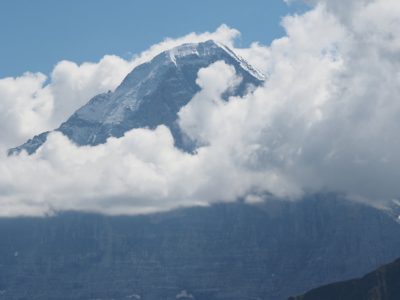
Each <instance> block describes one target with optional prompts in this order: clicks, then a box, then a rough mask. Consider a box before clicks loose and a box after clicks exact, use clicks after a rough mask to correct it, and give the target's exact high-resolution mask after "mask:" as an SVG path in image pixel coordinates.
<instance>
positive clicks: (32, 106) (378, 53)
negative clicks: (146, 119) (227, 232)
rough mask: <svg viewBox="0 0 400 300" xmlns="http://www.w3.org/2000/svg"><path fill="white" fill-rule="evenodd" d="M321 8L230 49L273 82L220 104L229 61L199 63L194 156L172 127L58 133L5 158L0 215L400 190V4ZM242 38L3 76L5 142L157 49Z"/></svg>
mask: <svg viewBox="0 0 400 300" xmlns="http://www.w3.org/2000/svg"><path fill="white" fill-rule="evenodd" d="M317 2H318V3H317ZM314 3H315V4H316V6H315V7H314V8H312V9H311V10H310V11H309V12H306V13H305V14H302V15H296V16H288V17H286V18H285V19H284V20H283V22H282V24H283V26H284V27H285V30H286V32H287V35H286V36H284V37H282V38H280V39H277V40H275V41H274V42H273V43H272V44H271V45H270V46H264V45H260V44H258V43H254V44H253V45H252V46H251V47H250V48H248V49H235V50H236V51H238V52H239V53H240V54H241V55H242V56H244V57H245V58H247V59H248V60H249V61H250V62H251V63H253V64H254V65H256V66H257V67H258V68H260V69H261V70H262V71H264V72H265V73H266V75H267V82H266V84H265V86H263V87H260V88H258V89H256V90H255V91H253V92H251V93H250V94H248V95H246V96H245V97H243V98H239V97H233V98H231V99H229V101H228V102H224V101H223V100H222V99H221V93H223V92H224V91H225V90H226V89H228V88H231V87H233V86H235V85H236V84H238V82H239V81H240V78H238V77H237V75H236V74H235V72H234V69H233V68H232V67H230V66H228V65H226V64H225V63H222V62H217V63H215V64H213V65H211V66H210V67H209V68H206V69H202V70H200V72H199V74H198V79H197V83H198V84H199V86H200V87H201V88H202V89H201V91H200V92H199V93H198V94H196V95H195V96H194V98H193V99H192V101H191V102H190V103H189V104H188V105H187V106H186V107H184V108H183V109H182V110H181V112H180V114H179V116H180V120H179V122H180V126H181V127H182V129H183V130H184V131H186V132H187V133H188V134H189V135H190V136H191V137H192V138H194V139H197V140H198V142H199V144H200V145H201V147H200V148H199V149H198V150H197V153H194V154H188V153H183V152H181V151H179V150H178V149H176V148H174V146H173V141H172V137H171V134H170V132H169V130H168V129H167V128H166V127H164V126H159V127H158V128H157V129H155V130H153V131H152V130H147V129H136V130H133V131H130V132H128V133H126V135H125V136H124V137H123V138H121V139H115V138H111V139H109V140H108V142H107V143H106V144H104V145H99V146H96V147H76V146H75V145H73V144H71V143H70V142H69V141H68V139H66V138H65V137H64V136H62V135H61V134H59V133H54V134H52V135H51V136H50V138H49V140H48V142H47V143H46V144H45V145H44V146H43V147H42V148H41V149H40V150H39V151H38V152H37V153H36V154H34V155H32V156H27V155H20V156H18V157H8V158H7V157H6V156H5V155H3V156H2V157H0V161H1V164H0V205H1V206H2V211H1V212H0V213H1V214H2V215H15V214H43V213H47V212H51V211H52V210H68V209H78V210H90V211H100V212H104V213H142V212H151V211H160V210H166V209H171V208H174V207H177V206H190V205H207V204H209V203H212V202H214V201H234V200H236V199H237V198H239V197H241V198H243V199H245V201H247V202H249V203H254V202H258V201H260V195H263V193H266V192H269V193H272V194H274V195H276V196H281V197H291V198H296V197H299V196H301V195H302V193H304V192H315V191H321V190H329V191H343V192H346V193H347V194H349V195H352V196H357V197H362V198H364V199H368V201H370V203H374V204H376V203H379V201H381V200H382V201H384V200H385V199H392V198H396V197H398V196H399V195H400V188H399V186H398V183H397V179H398V172H399V170H400V155H399V153H400V140H399V139H398V131H399V127H400V126H399V121H398V120H399V118H400V101H399V95H400V71H399V70H400V58H399V57H400V32H399V31H398V30H397V28H398V25H399V22H400V17H399V16H400V5H399V3H398V2H397V1H394V0H375V1H362V0H357V1H350V2H349V1H346V2H345V1H330V0H321V1H315V2H314ZM346 4H347V6H348V9H345V8H346ZM237 34H238V32H237V31H235V30H232V29H229V28H227V27H221V28H220V29H218V30H217V31H216V32H215V33H205V34H199V35H196V34H190V35H188V36H186V37H184V38H182V39H178V40H166V41H165V42H163V43H161V44H160V45H156V46H154V47H152V48H151V49H150V50H149V51H147V52H144V53H142V54H141V55H140V56H138V57H136V58H134V59H133V60H132V61H130V62H126V61H123V60H121V59H119V58H117V57H105V58H104V59H103V60H102V61H101V62H100V63H98V64H83V65H81V66H76V65H74V64H73V63H68V62H64V63H60V64H59V65H58V66H57V67H56V69H55V70H54V72H53V74H52V76H51V79H50V83H49V84H47V85H45V84H44V80H45V78H44V77H43V75H40V74H35V75H33V74H26V75H24V76H23V77H21V78H17V79H11V78H8V79H4V80H2V81H0V95H5V96H2V97H1V98H0V99H2V101H3V103H4V105H2V108H1V109H0V115H1V116H2V117H3V116H4V119H3V118H1V119H0V120H1V121H0V126H1V128H10V130H11V131H10V134H5V135H4V136H3V137H2V138H3V139H4V141H7V142H4V143H3V144H6V143H8V142H9V141H10V140H12V138H9V137H8V135H9V136H11V137H12V135H14V134H15V135H19V137H21V136H23V135H28V134H30V132H29V131H32V130H34V129H33V128H31V126H26V125H23V123H24V122H22V120H29V122H31V123H32V124H34V125H32V127H34V128H35V129H37V128H40V129H42V128H45V127H46V124H43V123H42V122H43V121H42V120H43V119H44V120H48V119H49V120H52V122H54V120H55V119H58V118H59V119H60V120H61V119H62V118H64V117H65V116H62V114H61V113H59V115H58V116H57V113H56V112H57V109H58V110H59V111H61V108H63V109H64V107H66V108H65V109H66V110H73V109H74V107H76V106H77V105H80V104H81V103H82V102H80V101H86V100H87V98H88V97H89V96H90V95H91V94H95V93H98V92H99V91H103V90H104V89H113V88H114V87H115V86H116V85H117V84H118V80H120V79H121V78H122V77H123V76H124V74H126V72H128V70H129V69H130V68H131V67H133V66H134V65H136V64H138V63H140V62H143V61H145V60H147V59H149V58H151V57H153V56H154V55H155V54H156V53H158V52H159V51H161V50H164V49H166V48H170V47H173V46H175V45H177V44H180V43H182V42H186V41H198V40H206V39H209V38H216V39H218V40H219V41H223V42H225V43H226V44H231V46H232V41H233V39H234V37H235V36H236V35H237ZM114 67H115V68H114ZM57 68H59V69H58V70H57ZM111 70H114V71H113V72H114V73H112V75H110V71H111ZM118 76H120V77H119V79H118V80H117V79H115V78H118ZM93 78H95V79H93ZM99 83H100V84H99ZM56 91H58V92H59V94H57V93H56ZM63 95H73V99H72V98H69V100H68V99H67V98H64V96H63ZM12 99H17V100H15V101H13V100H12ZM85 99H86V100H85ZM34 100H35V101H34ZM68 101H71V102H68ZM27 103H28V104H29V105H27V106H26V107H25V106H24V105H25V104H27ZM21 107H22V108H21ZM53 107H54V108H53ZM5 117H8V121H6V119H5ZM53 119H54V120H53ZM3 120H5V121H3ZM44 123H46V122H44ZM14 125H15V126H14ZM7 126H8V127H7ZM24 130H25V131H24ZM26 130H27V131H26ZM3 131H4V130H3Z"/></svg>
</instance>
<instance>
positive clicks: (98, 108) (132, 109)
mask: <svg viewBox="0 0 400 300" xmlns="http://www.w3.org/2000/svg"><path fill="white" fill-rule="evenodd" d="M216 61H224V62H225V63H227V64H229V65H231V66H233V67H234V68H235V70H236V73H237V74H238V75H239V76H240V77H241V78H242V82H241V84H240V85H239V86H238V87H237V88H236V89H235V90H233V91H230V93H229V95H243V94H244V93H245V92H246V90H247V88H249V87H250V86H251V85H253V86H258V85H260V84H262V83H263V80H264V78H263V76H262V74H260V73H258V72H257V71H256V70H255V69H254V68H253V67H251V66H250V65H249V64H248V63H246V62H245V61H244V60H243V59H241V58H239V57H238V56H236V55H235V54H234V53H233V52H232V51H231V50H230V49H228V48H227V47H225V46H223V45H220V44H218V43H216V42H214V41H211V40H210V41H207V42H203V43H198V44H183V45H181V46H178V47H176V48H174V49H171V50H169V51H165V52H162V53H161V54H159V55H157V56H156V57H154V58H153V59H152V60H151V61H150V62H148V63H145V64H142V65H139V66H138V67H136V68H135V69H134V70H133V71H132V72H131V73H129V74H128V75H127V76H126V78H125V79H124V80H123V82H122V83H121V84H120V86H118V87H117V89H116V90H115V91H114V92H108V93H104V94H100V95H97V96H95V97H93V98H92V99H91V100H90V101H89V102H88V103H87V104H86V105H84V106H83V107H81V108H80V109H78V110H77V111H76V112H75V113H74V114H73V115H72V116H71V117H70V118H69V119H68V120H67V121H66V122H65V123H63V124H61V126H60V127H59V128H58V129H56V130H57V131H60V132H62V133H63V134H64V135H66V136H67V137H69V139H70V140H72V141H73V142H75V143H76V144H77V145H97V144H101V143H105V142H106V140H107V138H108V137H110V136H113V137H121V136H123V135H124V133H125V132H126V131H128V130H131V129H133V128H143V127H148V128H154V127H156V126H158V125H161V124H164V125H166V126H168V127H169V128H170V129H171V131H172V134H173V136H174V138H175V143H176V145H177V146H178V147H180V148H183V149H185V150H190V143H189V144H188V145H186V144H185V142H184V138H183V137H182V134H181V132H180V130H179V126H178V125H177V123H176V120H177V113H178V112H179V110H180V109H181V108H182V107H183V106H185V105H186V104H187V103H188V102H189V101H190V100H191V99H192V98H193V96H194V95H195V94H196V93H197V92H198V91H199V86H198V85H197V84H196V78H197V73H198V71H199V70H200V69H201V68H205V67H207V66H209V65H210V64H212V63H214V62H216ZM229 95H226V96H229ZM47 135H48V132H45V133H42V134H40V135H37V136H35V137H33V138H32V139H30V140H29V141H27V142H26V143H25V144H23V145H21V146H19V147H16V148H13V149H10V150H9V154H18V153H19V152H21V151H22V150H23V149H24V150H26V151H27V152H28V153H29V154H32V153H34V152H35V151H36V150H37V149H38V148H39V147H40V146H41V145H42V144H43V143H44V142H45V141H46V138H47Z"/></svg>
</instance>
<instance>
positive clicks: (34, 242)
mask: <svg viewBox="0 0 400 300" xmlns="http://www.w3.org/2000/svg"><path fill="white" fill-rule="evenodd" d="M0 240H1V243H0V299H1V300H3V299H4V300H6V299H7V300H16V299H19V300H21V299H29V300H36V299H37V300H39V299H40V300H47V299H48V300H50V299H51V300H58V299H68V300H74V299H116V300H122V299H125V300H126V299H149V300H160V299H165V300H169V299H207V300H216V299H218V300H220V299H225V300H228V299H229V300H239V299H240V300H247V299H248V300H250V299H268V300H275V299H277V300H278V299H279V300H280V299H287V298H288V297H289V296H291V295H296V294H300V293H302V292H304V291H306V290H309V289H310V288H313V287H315V286H320V285H322V284H326V283H329V282H333V281H337V280H344V279H349V278H354V277H357V276H360V275H362V274H365V273H366V272H367V271H368V270H371V269H373V268H376V267H377V266H379V265H382V264H383V263H387V262H388V261H391V260H393V259H394V258H396V257H399V256H400V226H399V224H398V223H396V222H395V221H393V220H392V218H390V217H389V216H387V215H386V214H384V213H382V212H380V211H378V210H375V209H373V208H370V207H366V206H363V205H360V204H354V203H350V202H348V201H343V200H340V199H339V198H337V197H335V196H332V195H330V196H329V195H326V196H321V197H312V198H310V199H305V200H304V201H300V202H285V201H269V202H267V203H265V204H263V205H259V206H249V205H246V204H242V203H236V204H221V205H215V206H212V207H207V208H190V209H183V210H177V211H173V212H169V213H163V214H156V215H150V216H134V217H107V216H101V215H93V214H82V213H64V214H60V215H58V216H54V217H48V218H14V219H0ZM300 299H301V298H300ZM304 299H309V298H304ZM310 299H317V298H310ZM319 299H328V298H319ZM348 299H350V298H348ZM352 299H355V298H352ZM371 299H372V298H371ZM378 299H380V298H378ZM388 299H393V298H388Z"/></svg>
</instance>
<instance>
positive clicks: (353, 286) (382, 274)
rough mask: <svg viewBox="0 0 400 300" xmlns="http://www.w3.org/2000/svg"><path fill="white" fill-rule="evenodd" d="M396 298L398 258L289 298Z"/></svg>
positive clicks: (399, 284) (399, 271)
mask: <svg viewBox="0 0 400 300" xmlns="http://www.w3.org/2000/svg"><path fill="white" fill-rule="evenodd" d="M321 299H324V300H339V299H340V300H347V299H348V300H398V299H400V259H398V260H396V261H394V262H393V263H390V264H387V265H385V266H383V267H381V268H379V269H377V270H376V271H373V272H371V273H369V274H367V275H366V276H364V277H362V278H359V279H353V280H349V281H343V282H337V283H333V284H329V285H326V286H323V287H320V288H317V289H314V290H312V291H310V292H308V293H306V294H304V295H303V296H298V297H292V298H289V300H321Z"/></svg>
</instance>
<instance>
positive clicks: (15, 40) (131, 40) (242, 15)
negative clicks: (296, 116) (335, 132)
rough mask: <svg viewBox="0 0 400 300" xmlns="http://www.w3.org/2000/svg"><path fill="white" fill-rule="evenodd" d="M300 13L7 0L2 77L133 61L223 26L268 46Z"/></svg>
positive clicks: (2, 17) (206, 3)
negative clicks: (104, 60) (156, 47)
mask: <svg viewBox="0 0 400 300" xmlns="http://www.w3.org/2000/svg"><path fill="white" fill-rule="evenodd" d="M299 10H304V7H301V6H300V5H298V4H297V5H290V6H287V5H286V4H285V3H284V2H283V1H282V0H268V1H266V0H252V1H232V0H218V1H216V0H202V1H190V0H169V1H164V0H146V1H144V0H137V1H136V0H84V1H82V0H68V1H54V0H37V1H32V0H2V1H1V3H0V37H1V47H0V78H2V77H5V76H17V75H20V74H22V73H24V72H26V71H32V72H37V71H41V72H44V73H49V72H50V71H51V69H52V68H53V66H54V65H55V64H56V63H57V62H58V61H60V60H63V59H68V60H72V61H75V62H78V63H80V62H84V61H96V60H98V59H99V58H101V57H102V56H104V55H105V54H116V55H119V56H122V57H125V58H127V57H130V56H131V55H132V54H134V53H138V52H141V51H143V50H146V49H147V48H148V47H149V46H151V45H152V44H155V43H158V42H160V41H161V40H163V39H164V38H166V37H179V36H182V35H185V34H187V33H189V32H192V31H195V32H204V31H214V30H215V29H216V28H217V27H218V26H219V25H221V24H222V23H225V24H227V25H228V26H230V27H234V28H236V29H238V30H240V31H241V32H242V37H241V40H239V41H238V43H239V45H242V46H246V45H248V44H249V43H251V42H252V41H260V42H262V43H269V42H270V41H271V40H273V39H274V38H276V37H279V36H281V35H282V34H283V30H282V28H281V27H280V25H279V23H280V19H281V17H282V16H284V15H286V14H288V13H292V12H296V11H299Z"/></svg>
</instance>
